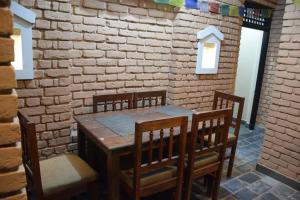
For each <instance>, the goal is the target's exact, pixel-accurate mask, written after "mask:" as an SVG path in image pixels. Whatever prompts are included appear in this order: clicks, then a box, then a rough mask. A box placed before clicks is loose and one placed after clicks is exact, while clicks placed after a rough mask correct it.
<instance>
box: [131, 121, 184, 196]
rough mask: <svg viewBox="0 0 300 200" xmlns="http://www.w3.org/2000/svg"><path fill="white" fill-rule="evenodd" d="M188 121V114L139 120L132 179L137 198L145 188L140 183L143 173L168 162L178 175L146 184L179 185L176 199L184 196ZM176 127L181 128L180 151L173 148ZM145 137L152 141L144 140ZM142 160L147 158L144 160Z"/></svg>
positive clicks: (165, 165)
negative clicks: (152, 119)
mask: <svg viewBox="0 0 300 200" xmlns="http://www.w3.org/2000/svg"><path fill="white" fill-rule="evenodd" d="M187 122H188V119H187V117H175V118H174V117H172V118H164V119H159V120H154V121H144V122H136V125H135V164H134V179H133V182H134V183H133V186H134V191H135V197H136V199H139V198H140V196H141V193H142V192H143V188H142V187H141V184H140V181H141V177H142V176H143V174H145V173H149V172H151V171H153V170H158V169H160V168H163V167H169V166H174V167H175V166H176V167H177V174H176V176H174V177H172V178H170V179H167V180H164V182H163V183H160V182H157V183H154V184H152V185H150V186H147V188H148V189H149V188H151V187H155V188H157V190H159V189H160V188H165V187H164V186H163V185H166V184H167V185H168V186H167V187H170V188H172V187H176V200H179V199H180V198H181V192H182V181H183V169H184V154H185V145H186V138H187ZM175 130H178V138H179V152H178V154H175V153H174V150H173V149H174V147H173V146H174V136H175ZM147 138H148V139H147ZM145 140H146V141H149V142H146V143H145ZM142 146H143V148H142ZM142 149H145V150H146V151H147V153H146V154H143V153H142ZM156 150H157V151H158V154H157V155H158V156H154V152H155V151H156ZM165 151H167V152H165ZM145 155H147V157H146V158H145V159H144V158H143V157H144V156H145ZM143 160H145V161H144V163H143ZM144 189H145V188H144Z"/></svg>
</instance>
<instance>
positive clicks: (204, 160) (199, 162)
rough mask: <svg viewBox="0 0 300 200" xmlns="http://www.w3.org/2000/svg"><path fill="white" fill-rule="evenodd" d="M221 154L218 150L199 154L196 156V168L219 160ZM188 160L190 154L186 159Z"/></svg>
mask: <svg viewBox="0 0 300 200" xmlns="http://www.w3.org/2000/svg"><path fill="white" fill-rule="evenodd" d="M218 158H219V154H218V153H216V152H211V153H205V154H202V155H198V156H196V157H195V161H194V169H197V168H200V167H203V166H205V165H208V164H210V163H213V162H216V161H218ZM187 160H188V155H186V161H187Z"/></svg>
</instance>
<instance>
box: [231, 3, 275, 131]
mask: <svg viewBox="0 0 300 200" xmlns="http://www.w3.org/2000/svg"><path fill="white" fill-rule="evenodd" d="M245 6H246V7H247V8H253V9H255V8H260V9H261V8H267V7H265V6H262V5H259V4H256V3H249V2H246V4H245ZM268 9H269V8H268ZM253 12H254V11H253ZM270 25H271V19H264V18H262V17H261V16H260V17H255V16H254V14H253V13H249V12H248V13H246V12H245V14H244V18H243V27H242V33H241V34H242V35H241V42H240V53H239V61H238V69H237V77H236V82H235V94H236V95H238V96H244V97H245V107H244V114H243V121H244V122H246V123H247V124H249V129H250V130H253V129H254V127H255V123H256V116H257V111H258V106H259V99H260V93H261V88H262V83H263V76H264V70H265V62H266V57H267V49H268V41H269V32H270Z"/></svg>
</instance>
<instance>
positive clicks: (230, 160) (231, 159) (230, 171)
mask: <svg viewBox="0 0 300 200" xmlns="http://www.w3.org/2000/svg"><path fill="white" fill-rule="evenodd" d="M236 145H237V143H235V144H234V145H233V146H232V147H231V152H230V158H229V164H228V169H227V177H231V175H232V169H233V164H234V158H235V152H236Z"/></svg>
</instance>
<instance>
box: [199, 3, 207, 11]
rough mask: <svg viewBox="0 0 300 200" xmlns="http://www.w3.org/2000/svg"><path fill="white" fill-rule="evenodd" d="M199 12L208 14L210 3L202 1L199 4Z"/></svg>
mask: <svg viewBox="0 0 300 200" xmlns="http://www.w3.org/2000/svg"><path fill="white" fill-rule="evenodd" d="M198 6H199V10H200V11H201V12H208V2H207V1H200V2H198Z"/></svg>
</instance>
